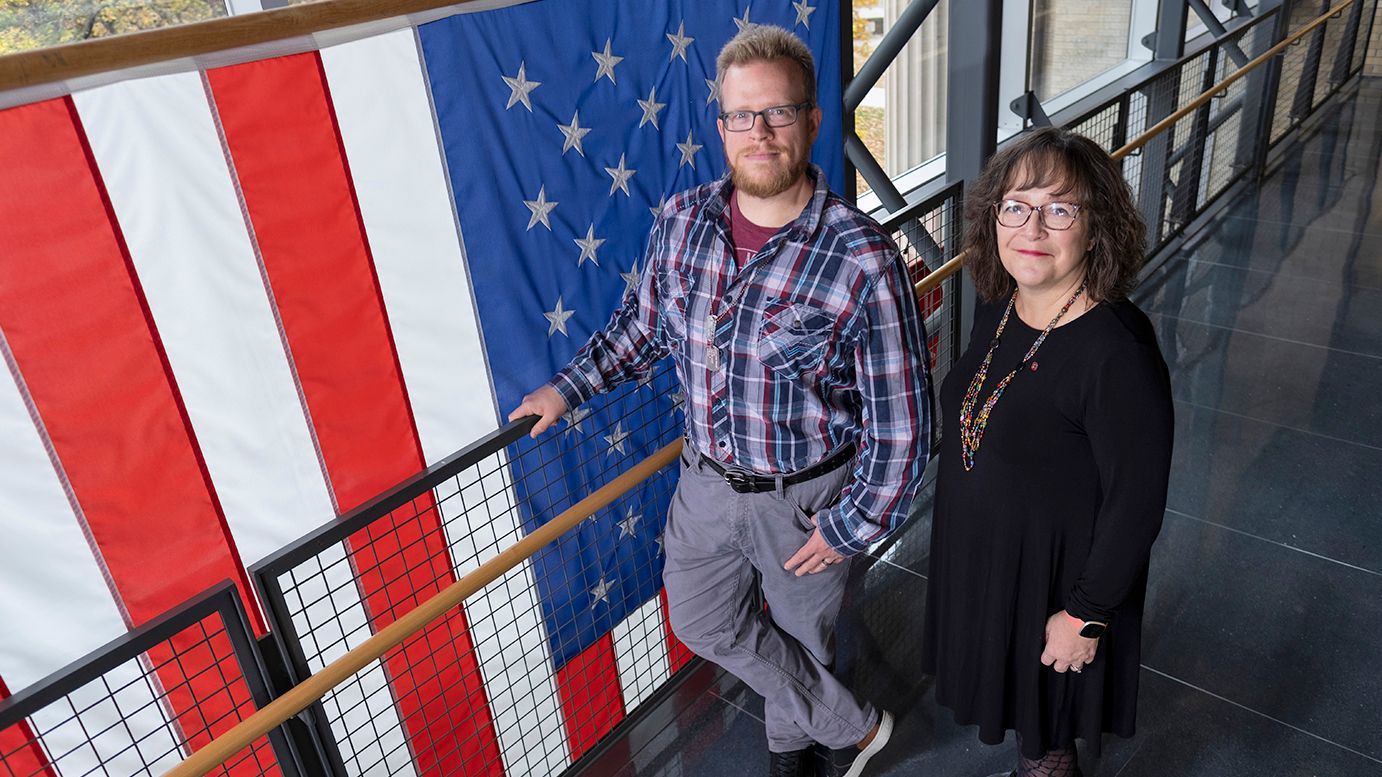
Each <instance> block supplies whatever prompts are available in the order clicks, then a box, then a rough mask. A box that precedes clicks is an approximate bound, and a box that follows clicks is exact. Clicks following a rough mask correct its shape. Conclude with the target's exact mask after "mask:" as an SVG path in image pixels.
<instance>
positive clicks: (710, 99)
mask: <svg viewBox="0 0 1382 777" xmlns="http://www.w3.org/2000/svg"><path fill="white" fill-rule="evenodd" d="M705 85H706V86H708V87H710V95H709V96H707V97H706V98H705V104H706V105H709V104H711V103H717V102H719V101H720V82H719V81H716V80H715V79H713V78H707V79H705Z"/></svg>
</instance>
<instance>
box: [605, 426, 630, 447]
mask: <svg viewBox="0 0 1382 777" xmlns="http://www.w3.org/2000/svg"><path fill="white" fill-rule="evenodd" d="M628 438H629V433H628V432H626V431H624V422H623V421H619V422H618V423H616V424H615V425H614V431H613V432H610V433H609V434H607V435H605V442H607V443H609V452H610V453H614V452H615V451H619V452H620V453H623V452H624V440H627V439H628Z"/></svg>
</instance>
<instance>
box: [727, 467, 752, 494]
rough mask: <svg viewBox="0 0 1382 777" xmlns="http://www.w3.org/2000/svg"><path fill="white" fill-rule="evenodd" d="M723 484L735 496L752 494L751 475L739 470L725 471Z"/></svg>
mask: <svg viewBox="0 0 1382 777" xmlns="http://www.w3.org/2000/svg"><path fill="white" fill-rule="evenodd" d="M725 482H726V483H728V484H729V487H730V489H732V490H733V491H734V493H736V494H752V493H754V490H753V475H751V474H749V473H747V472H744V471H743V470H739V469H726V470H725Z"/></svg>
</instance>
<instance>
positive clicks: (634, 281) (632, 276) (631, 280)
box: [619, 261, 638, 296]
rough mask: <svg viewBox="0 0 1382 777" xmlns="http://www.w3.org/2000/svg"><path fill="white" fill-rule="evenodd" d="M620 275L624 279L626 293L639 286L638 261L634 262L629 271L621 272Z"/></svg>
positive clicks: (626, 294)
mask: <svg viewBox="0 0 1382 777" xmlns="http://www.w3.org/2000/svg"><path fill="white" fill-rule="evenodd" d="M619 277H620V278H623V279H624V295H625V296H628V293H629V292H630V291H632V290H633V289H635V288H637V287H638V262H637V261H635V262H634V263H633V268H632V269H630V270H629V271H628V272H621V273H619Z"/></svg>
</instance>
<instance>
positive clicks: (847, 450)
mask: <svg viewBox="0 0 1382 777" xmlns="http://www.w3.org/2000/svg"><path fill="white" fill-rule="evenodd" d="M696 456H697V458H699V459H700V460H701V461H702V462H704V463H705V465H706V466H708V467H710V468H711V469H713V470H715V472H716V473H717V474H719V476H720V477H722V478H724V479H725V482H726V483H728V484H729V487H730V488H732V489H734V491H735V492H736V493H740V494H761V493H763V492H764V491H772V490H773V489H775V488H777V481H778V477H774V476H771V475H756V474H754V473H752V472H749V471H747V470H742V469H738V468H736V467H726V466H725V465H723V464H721V463H720V462H718V461H715V460H714V459H712V458H709V457H707V456H701V455H700V453H696ZM853 458H854V443H849V444H848V445H845V446H843V447H841V448H839V449H838V450H836V451H835V452H834V453H832V454H830V455H829V456H826V457H825V458H824V459H822V460H821V461H819V462H817V463H815V464H812V465H811V466H809V467H807V468H806V469H803V470H798V471H796V472H792V473H790V474H787V475H782V476H780V477H781V479H782V485H784V486H791V485H795V484H797V483H805V482H806V481H808V480H811V479H813V478H818V477H820V476H821V475H824V474H826V473H827V472H833V471H834V470H835V469H837V468H839V467H841V466H843V465H844V464H845V463H847V462H848V461H849V460H850V459H853Z"/></svg>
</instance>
